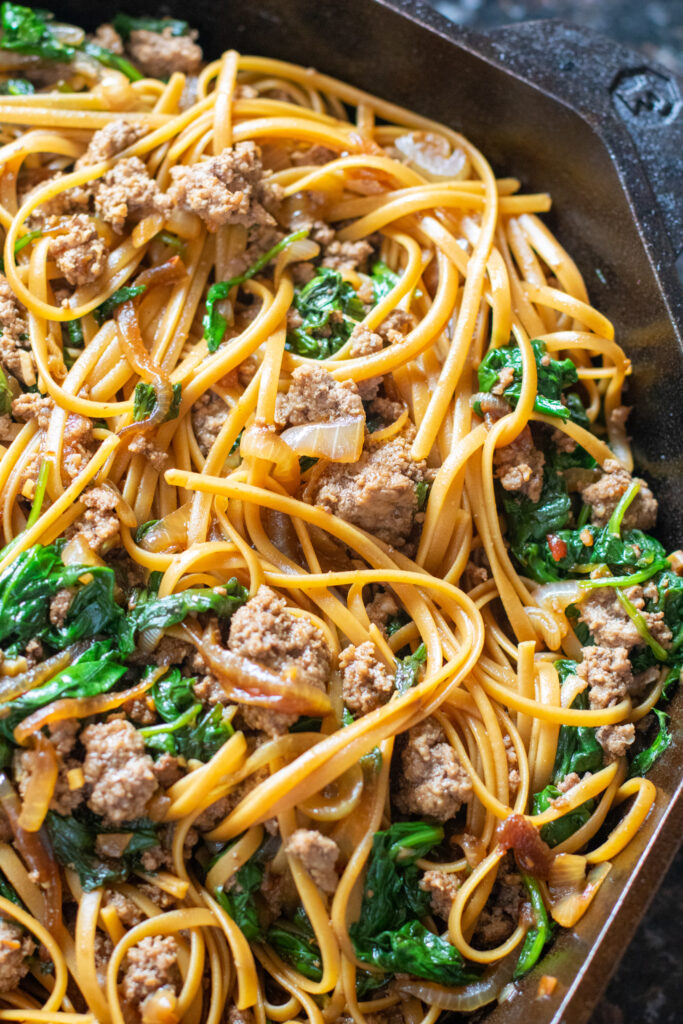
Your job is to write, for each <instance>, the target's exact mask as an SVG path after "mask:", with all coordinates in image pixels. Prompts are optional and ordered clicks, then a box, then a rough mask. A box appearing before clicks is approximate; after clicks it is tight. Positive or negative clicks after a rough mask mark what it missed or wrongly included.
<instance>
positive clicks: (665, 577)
mask: <svg viewBox="0 0 683 1024" xmlns="http://www.w3.org/2000/svg"><path fill="white" fill-rule="evenodd" d="M652 583H653V584H654V585H655V587H656V588H657V594H658V596H657V598H656V599H655V600H653V599H652V598H648V599H647V600H646V604H645V609H646V611H648V612H664V621H665V622H666V624H667V626H668V627H669V629H670V630H671V633H672V634H673V639H672V642H671V650H672V652H677V651H678V650H679V649H680V648H681V645H683V576H677V575H676V573H675V572H674V571H673V570H672V569H670V568H669V567H668V565H667V566H666V568H665V569H663V571H662V572H660V573H658V574H656V575H655V576H653V577H652Z"/></svg>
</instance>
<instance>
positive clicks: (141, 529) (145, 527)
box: [135, 519, 160, 544]
mask: <svg viewBox="0 0 683 1024" xmlns="http://www.w3.org/2000/svg"><path fill="white" fill-rule="evenodd" d="M158 522H160V520H159V519H148V520H147V522H146V523H142V524H141V525H140V526H138V528H137V530H136V531H135V543H136V544H139V543H140V541H141V540H142V538H143V537H144V536H145V534H146V533H149V531H150V530H151V529H152V528H153V527H154V526H156V525H157V523H158Z"/></svg>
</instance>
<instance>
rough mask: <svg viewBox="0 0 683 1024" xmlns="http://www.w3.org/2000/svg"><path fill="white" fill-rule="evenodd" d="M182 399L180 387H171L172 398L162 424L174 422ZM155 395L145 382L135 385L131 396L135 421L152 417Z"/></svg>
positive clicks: (154, 391)
mask: <svg viewBox="0 0 683 1024" xmlns="http://www.w3.org/2000/svg"><path fill="white" fill-rule="evenodd" d="M181 398H182V385H181V384H174V385H173V398H172V400H171V404H170V406H169V409H168V412H167V413H166V415H165V416H164V419H163V422H164V423H166V422H167V420H174V419H176V417H177V416H178V412H179V411H180V401H181ZM156 400H157V393H156V389H155V387H154V385H153V384H147V383H146V382H145V381H142V380H141V381H139V382H138V383H137V384H136V385H135V392H134V394H133V419H134V420H135V421H138V420H145V419H147V417H148V416H151V415H152V410H153V409H154V406H155V404H156Z"/></svg>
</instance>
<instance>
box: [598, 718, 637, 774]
mask: <svg viewBox="0 0 683 1024" xmlns="http://www.w3.org/2000/svg"><path fill="white" fill-rule="evenodd" d="M595 738H596V739H597V741H598V743H599V744H600V746H601V747H602V749H603V750H604V751H605V755H606V757H605V760H606V762H607V763H608V764H609V763H610V762H611V761H615V760H616V759H617V758H619V757H624V755H625V754H626V751H627V750H628V748H629V747H630V746H631V744H632V743H633V741H634V740H635V738H636V727H635V725H634V724H633V722H625V723H623V724H622V725H601V726H600V728H599V729H598V730H597V731H596V733H595Z"/></svg>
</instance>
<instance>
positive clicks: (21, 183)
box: [0, 3, 683, 1024]
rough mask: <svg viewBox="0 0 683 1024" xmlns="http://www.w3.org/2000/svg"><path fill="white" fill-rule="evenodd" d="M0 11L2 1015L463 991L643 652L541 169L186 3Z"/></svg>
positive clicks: (635, 805) (633, 793) (583, 780)
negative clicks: (66, 11)
mask: <svg viewBox="0 0 683 1024" xmlns="http://www.w3.org/2000/svg"><path fill="white" fill-rule="evenodd" d="M0 20H1V31H2V35H1V37H0V78H2V81H1V82H0V93H1V94H2V95H0V132H1V136H2V137H1V138H0V220H1V221H2V229H3V234H4V245H3V276H2V277H0V364H1V367H2V369H1V371H0V406H1V409H0V413H1V415H0V439H1V443H2V447H1V448H0V516H1V519H0V523H1V528H2V534H3V536H2V545H3V547H2V550H1V551H0V610H1V615H0V645H1V648H2V651H1V655H0V659H1V660H0V758H1V764H0V840H1V841H0V1020H15V1021H16V1020H21V1021H28V1022H34V1021H35V1022H37V1021H41V1020H50V1021H54V1022H55V1024H60V1022H62V1024H71V1022H73V1024H79V1022H83V1024H89V1022H90V1024H94V1022H100V1024H123V1022H125V1024H180V1022H183V1024H221V1022H230V1024H266V1022H273V1024H285V1022H289V1021H296V1022H301V1024H303V1022H305V1021H310V1022H311V1024H323V1022H325V1024H335V1022H344V1024H350V1022H351V1020H353V1021H355V1022H356V1024H397V1022H398V1024H400V1022H402V1021H406V1022H408V1024H419V1022H424V1024H435V1022H436V1021H437V1019H438V1018H439V1017H440V1015H441V1014H442V1013H443V1012H444V1011H455V1012H459V1013H463V1014H464V1013H468V1012H470V1011H473V1010H476V1009H478V1008H479V1007H481V1006H484V1005H486V1004H488V1003H492V1002H494V1003H495V1001H496V1000H501V999H502V1000H504V999H505V998H506V997H508V996H509V995H510V994H511V992H513V991H514V986H515V984H516V982H517V980H518V979H520V978H521V977H522V976H523V975H525V974H526V972H528V971H529V970H530V969H531V968H532V967H533V966H534V964H536V963H537V962H538V961H539V960H540V959H541V957H542V955H543V953H544V950H546V949H547V948H548V944H549V943H550V942H552V941H553V939H554V937H555V936H556V935H557V933H558V932H559V930H560V929H562V928H572V927H573V926H574V925H575V924H576V922H577V921H578V920H579V918H581V916H582V915H583V914H584V913H586V912H588V913H592V914H594V913H599V912H600V909H599V906H593V907H591V902H592V901H593V898H594V897H595V894H596V893H597V892H598V890H599V888H600V886H601V884H602V882H603V881H604V879H605V877H606V876H607V875H608V873H609V871H610V867H611V863H612V861H613V859H614V858H615V856H616V855H617V854H619V852H620V851H621V850H623V849H624V847H625V846H626V845H627V844H628V843H629V842H630V841H631V840H632V839H633V837H634V835H635V833H636V832H637V831H638V829H639V828H640V826H641V824H642V822H643V821H644V819H645V818H646V816H647V815H648V813H649V812H650V810H651V808H652V805H653V803H654V801H655V799H656V796H657V792H656V789H655V786H654V785H653V784H652V782H651V781H649V780H648V779H647V772H648V770H649V769H650V767H651V766H652V764H653V762H654V761H655V760H656V759H657V757H658V756H659V755H660V754H661V753H662V751H663V750H665V749H666V747H667V746H668V745H669V743H670V742H671V739H670V730H669V726H668V724H667V719H668V716H667V713H666V710H665V708H666V702H667V700H668V699H669V698H670V696H671V693H672V690H673V688H674V687H675V685H676V683H677V680H678V676H679V673H680V670H681V666H682V664H683V576H681V573H682V572H683V554H682V553H681V552H680V551H678V552H673V553H668V554H667V551H666V550H665V549H664V547H663V546H662V544H661V543H660V542H659V541H658V540H657V539H655V537H653V536H652V530H653V529H654V528H655V521H656V517H657V501H656V499H655V497H654V496H653V494H652V492H651V490H650V488H649V487H648V485H647V483H646V482H645V481H644V480H642V479H640V478H639V477H638V476H634V475H632V471H633V463H632V458H631V454H630V448H629V437H628V423H627V419H628V413H629V408H628V406H627V405H625V404H624V400H623V390H624V385H625V383H626V378H627V377H628V376H629V373H630V364H629V360H628V358H627V357H626V356H625V355H624V352H623V351H622V349H621V348H620V347H619V345H618V343H617V341H616V340H615V338H614V330H613V328H612V325H611V324H610V322H609V321H608V320H607V319H606V318H605V317H604V316H603V315H602V314H601V313H600V312H598V311H597V310H596V309H594V308H593V307H592V306H591V304H590V301H589V298H588V295H587V292H586V287H585V285H584V281H583V279H582V277H581V274H580V272H579V270H578V269H577V267H576V265H575V264H574V262H573V261H572V259H571V257H570V256H569V255H568V254H567V253H566V252H565V250H564V249H563V248H562V246H561V245H560V243H559V242H558V241H557V239H556V238H555V237H554V236H553V235H552V234H551V232H550V231H549V230H548V227H547V226H546V225H545V223H544V221H543V218H542V215H543V214H544V213H545V212H546V211H548V210H549V208H550V197H549V196H548V195H547V194H545V193H544V194H534V195H530V194H524V193H523V192H521V191H520V182H519V181H516V180H515V179H513V178H498V177H496V176H495V175H494V173H493V172H492V170H491V167H490V166H489V164H488V163H487V162H486V159H485V158H484V156H482V154H481V153H480V152H479V151H478V150H477V149H476V148H475V147H474V146H473V145H472V144H471V143H470V142H468V140H467V139H466V138H463V137H462V136H461V135H459V134H458V133H457V132H455V131H454V130H452V129H451V128H447V127H445V126H443V125H441V124H436V123H434V122H432V121H428V120H426V119H425V118H423V117H421V116H418V115H417V114H415V113H412V112H410V111H407V110H403V109H402V108H400V107H397V106H395V105H393V104H392V103H391V102H389V101H387V100H384V99H377V98H375V97H373V96H370V95H368V94H366V93H363V92H361V91H359V90H358V89H355V88H352V87H351V86H348V85H345V84H344V83H342V82H339V81H336V80H335V79H332V78H329V77H326V76H325V75H323V74H320V73H318V72H317V71H315V70H312V69H311V68H305V67H300V66H298V65H293V64H287V63H283V62H281V61H278V60H271V59H264V58H261V57H253V56H243V55H241V54H239V53H237V52H235V51H228V52H226V53H224V54H223V56H222V57H221V58H220V59H218V60H215V61H213V62H210V63H206V62H205V61H204V59H203V55H202V51H201V49H200V47H199V45H198V44H197V42H196V33H195V32H194V31H193V30H192V29H191V28H189V27H188V25H187V24H186V23H185V22H182V21H177V20H172V19H161V20H157V19H154V18H133V17H129V16H128V15H117V16H116V18H115V19H114V20H113V23H112V24H106V25H102V26H100V28H99V29H98V30H97V32H96V33H95V34H94V35H86V33H85V32H84V31H82V30H81V29H79V28H76V27H73V26H70V25H63V24H59V23H57V22H56V21H55V20H54V19H53V18H52V17H51V16H50V15H49V14H48V13H47V12H44V11H39V10H31V9H29V8H25V7H20V6H16V5H14V4H10V3H4V4H2V7H1V8H0ZM599 902H600V900H598V904H599ZM555 984H556V979H555V978H554V977H553V976H552V972H549V973H547V974H546V975H545V976H544V977H543V979H542V986H541V990H542V991H541V994H543V993H544V992H545V993H546V994H548V993H551V992H552V990H553V987H554V985H555Z"/></svg>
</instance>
